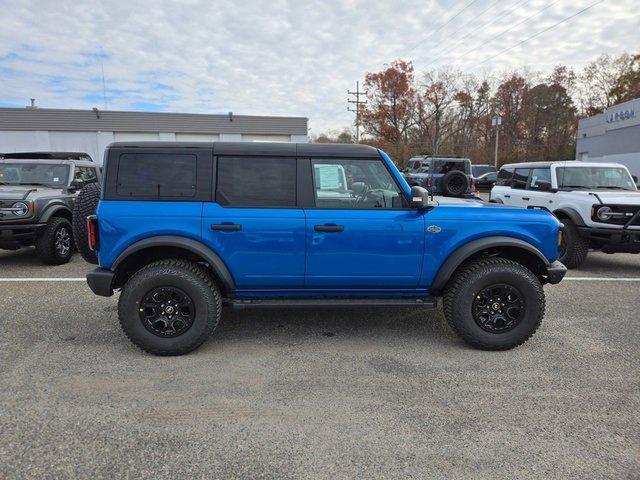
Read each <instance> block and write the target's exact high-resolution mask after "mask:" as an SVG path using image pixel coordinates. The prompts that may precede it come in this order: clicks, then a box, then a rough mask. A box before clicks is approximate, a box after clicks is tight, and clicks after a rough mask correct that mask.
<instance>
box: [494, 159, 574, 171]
mask: <svg viewBox="0 0 640 480" xmlns="http://www.w3.org/2000/svg"><path fill="white" fill-rule="evenodd" d="M574 162H577V160H555V161H547V162H520V163H505V164H504V165H502V166H501V167H500V168H501V169H502V168H506V167H508V168H549V167H550V166H551V165H556V164H560V163H563V164H564V163H574Z"/></svg>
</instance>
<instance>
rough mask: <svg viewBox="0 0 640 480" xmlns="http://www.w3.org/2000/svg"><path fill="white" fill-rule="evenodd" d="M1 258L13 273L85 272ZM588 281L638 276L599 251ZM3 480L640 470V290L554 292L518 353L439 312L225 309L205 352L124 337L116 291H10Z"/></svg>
mask: <svg viewBox="0 0 640 480" xmlns="http://www.w3.org/2000/svg"><path fill="white" fill-rule="evenodd" d="M89 268H90V266H88V265H87V264H85V263H83V262H82V260H80V258H79V257H78V256H76V257H75V259H74V261H73V262H72V263H71V264H69V265H65V266H61V267H42V266H40V264H39V262H38V260H37V259H35V258H34V257H33V256H32V252H31V251H29V250H24V251H20V252H9V253H0V277H3V278H9V277H11V278H13V277H21V278H33V277H65V278H72V277H82V276H83V275H84V273H85V272H86V271H87V270H88V269H89ZM570 275H571V276H574V277H575V276H579V277H627V278H632V277H636V278H637V277H640V255H638V256H632V255H615V256H607V255H604V254H597V253H596V254H592V255H590V258H589V260H588V262H587V264H586V265H585V267H584V268H583V269H582V270H580V271H573V272H571V273H570ZM0 289H1V292H2V294H1V295H0V329H1V330H0V331H1V332H2V336H1V337H0V478H7V479H13V478H16V479H17V478H20V479H22V478H120V477H132V478H229V477H231V478H279V479H280V478H347V477H350V478H354V477H359V478H409V477H411V478H427V477H435V478H470V477H474V478H536V479H537V478H581V479H582V478H615V479H623V478H640V420H639V419H640V416H639V415H638V412H639V411H640V382H639V380H640V375H639V371H638V364H639V361H640V355H639V352H640V348H639V346H638V343H639V342H638V340H639V335H638V330H639V327H640V315H639V314H638V312H639V311H640V296H639V295H638V293H639V291H640V282H623V281H618V280H615V281H601V280H597V281H565V282H563V283H562V284H560V285H558V286H555V287H547V288H546V292H547V296H548V310H547V317H546V321H545V322H544V323H543V325H542V327H541V329H540V330H539V331H538V333H537V334H536V335H535V336H534V337H533V338H532V339H531V340H530V341H529V342H528V343H526V344H525V345H524V346H522V347H520V348H518V349H516V350H512V351H509V352H494V353H491V352H480V351H476V350H472V349H469V348H467V347H466V346H465V345H464V344H463V343H462V342H461V341H460V340H458V338H457V337H456V336H454V335H453V334H452V333H451V332H450V331H449V330H448V328H447V327H446V325H445V323H444V320H443V318H442V315H441V314H440V313H439V312H437V311H427V312H425V311H416V310H408V309H396V310H393V309H391V310H371V311H368V310H367V311H362V310H352V311H331V310H329V311H313V310H311V311H307V310H303V311H284V310H283V311H267V312H245V313H235V312H233V311H230V310H229V311H226V312H225V314H224V318H223V323H222V324H221V326H220V328H219V330H218V332H217V334H216V335H215V336H214V338H212V339H211V340H210V341H209V342H207V343H206V344H205V345H204V346H203V347H202V348H200V349H199V350H198V351H196V352H195V353H193V354H191V355H188V356H185V357H179V358H157V357H152V356H149V355H146V354H143V353H141V352H140V351H138V350H137V349H135V347H133V346H132V345H131V344H130V343H129V341H128V340H127V339H126V338H125V337H124V335H123V334H122V333H121V331H120V328H119V326H118V324H117V320H116V304H117V297H116V296H114V297H112V298H108V299H107V298H100V297H96V296H94V295H93V294H92V293H91V292H90V291H89V289H88V287H86V286H85V284H84V283H82V282H38V283H35V282H24V283H23V282H6V281H0Z"/></svg>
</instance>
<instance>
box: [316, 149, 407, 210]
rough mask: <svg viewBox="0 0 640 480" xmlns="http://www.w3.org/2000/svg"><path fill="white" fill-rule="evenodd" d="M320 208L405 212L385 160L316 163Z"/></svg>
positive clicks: (317, 197)
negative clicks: (392, 209)
mask: <svg viewBox="0 0 640 480" xmlns="http://www.w3.org/2000/svg"><path fill="white" fill-rule="evenodd" d="M312 165H313V186H314V192H315V200H316V207H319V208H348V209H372V208H402V206H403V203H402V198H403V197H402V193H401V191H400V189H399V187H398V185H397V184H396V182H395V181H394V179H393V177H392V176H391V174H390V173H389V171H388V170H387V169H386V167H385V166H384V163H382V161H381V160H348V159H344V160H342V159H341V160H334V159H331V160H329V159H327V160H324V159H322V160H321V159H316V160H312Z"/></svg>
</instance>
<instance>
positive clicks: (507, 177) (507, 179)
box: [496, 168, 513, 187]
mask: <svg viewBox="0 0 640 480" xmlns="http://www.w3.org/2000/svg"><path fill="white" fill-rule="evenodd" d="M512 178H513V168H501V169H500V171H499V172H498V180H497V181H496V185H499V186H502V187H508V186H510V185H511V179H512Z"/></svg>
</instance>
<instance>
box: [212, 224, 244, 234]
mask: <svg viewBox="0 0 640 480" xmlns="http://www.w3.org/2000/svg"><path fill="white" fill-rule="evenodd" d="M211 230H215V231H218V232H239V231H240V230H242V225H240V224H237V223H214V224H212V225H211Z"/></svg>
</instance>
